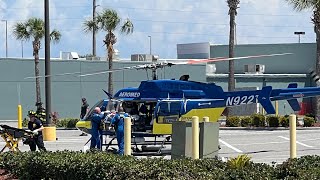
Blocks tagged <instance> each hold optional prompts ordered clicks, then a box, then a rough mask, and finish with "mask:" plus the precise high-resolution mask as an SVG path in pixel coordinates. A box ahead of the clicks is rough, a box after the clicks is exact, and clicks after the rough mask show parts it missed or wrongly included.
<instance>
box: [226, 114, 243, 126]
mask: <svg viewBox="0 0 320 180" xmlns="http://www.w3.org/2000/svg"><path fill="white" fill-rule="evenodd" d="M226 126H228V127H238V126H240V118H239V117H238V116H230V117H227V120H226Z"/></svg>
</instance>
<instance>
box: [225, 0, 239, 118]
mask: <svg viewBox="0 0 320 180" xmlns="http://www.w3.org/2000/svg"><path fill="white" fill-rule="evenodd" d="M227 3H228V6H229V13H228V14H229V15H230V32H229V57H230V58H233V57H234V40H235V19H236V15H237V9H238V5H239V3H240V0H227ZM234 89H235V80H234V61H233V60H231V61H229V80H228V91H234ZM230 112H231V108H227V114H228V115H229V113H230Z"/></svg>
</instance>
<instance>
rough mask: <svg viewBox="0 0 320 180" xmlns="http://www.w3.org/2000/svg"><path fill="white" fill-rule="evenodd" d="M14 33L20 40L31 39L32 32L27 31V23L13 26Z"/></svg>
mask: <svg viewBox="0 0 320 180" xmlns="http://www.w3.org/2000/svg"><path fill="white" fill-rule="evenodd" d="M13 35H14V36H15V37H16V39H18V40H26V41H28V40H29V39H30V33H29V32H28V31H27V26H26V24H25V23H17V24H15V25H14V26H13Z"/></svg>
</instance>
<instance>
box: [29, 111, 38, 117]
mask: <svg viewBox="0 0 320 180" xmlns="http://www.w3.org/2000/svg"><path fill="white" fill-rule="evenodd" d="M35 115H36V112H34V111H33V110H30V111H28V116H29V117H30V116H35Z"/></svg>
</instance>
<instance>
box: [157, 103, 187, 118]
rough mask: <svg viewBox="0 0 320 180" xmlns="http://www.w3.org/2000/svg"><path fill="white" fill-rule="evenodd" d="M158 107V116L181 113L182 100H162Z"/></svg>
mask: <svg viewBox="0 0 320 180" xmlns="http://www.w3.org/2000/svg"><path fill="white" fill-rule="evenodd" d="M158 108H159V109H158V116H173V115H180V109H181V102H179V101H177V102H172V101H171V102H170V101H168V102H161V104H160V105H159V107H158Z"/></svg>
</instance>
